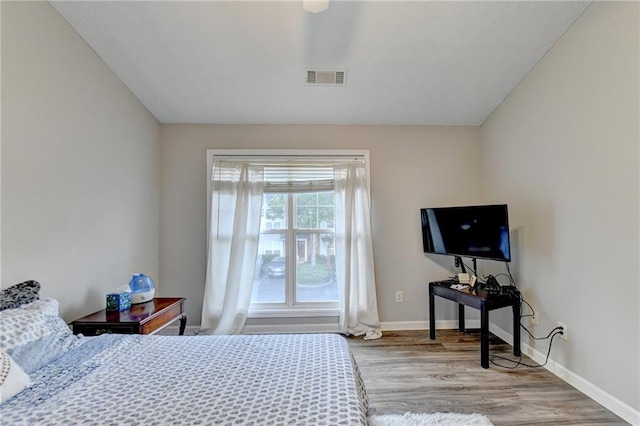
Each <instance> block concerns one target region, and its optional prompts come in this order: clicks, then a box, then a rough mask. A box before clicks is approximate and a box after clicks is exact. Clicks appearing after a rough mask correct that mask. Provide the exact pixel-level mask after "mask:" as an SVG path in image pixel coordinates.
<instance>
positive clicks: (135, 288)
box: [129, 274, 156, 305]
mask: <svg viewBox="0 0 640 426" xmlns="http://www.w3.org/2000/svg"><path fill="white" fill-rule="evenodd" d="M129 288H131V304H133V305H135V304H137V303H145V302H148V301H150V300H153V296H154V295H155V293H156V286H155V285H154V284H153V280H152V279H151V277H148V276H146V275H145V274H133V276H132V277H131V281H129Z"/></svg>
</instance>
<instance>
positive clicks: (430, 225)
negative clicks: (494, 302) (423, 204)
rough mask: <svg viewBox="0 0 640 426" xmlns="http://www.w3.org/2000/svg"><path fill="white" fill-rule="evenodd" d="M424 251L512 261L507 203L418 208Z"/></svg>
mask: <svg viewBox="0 0 640 426" xmlns="http://www.w3.org/2000/svg"><path fill="white" fill-rule="evenodd" d="M421 214H422V242H423V247H424V252H425V253H436V254H446V255H450V256H464V257H472V258H477V259H493V260H502V261H506V262H510V261H511V249H510V246H509V218H508V213H507V205H506V204H500V205H486V206H467V207H436V208H425V209H421Z"/></svg>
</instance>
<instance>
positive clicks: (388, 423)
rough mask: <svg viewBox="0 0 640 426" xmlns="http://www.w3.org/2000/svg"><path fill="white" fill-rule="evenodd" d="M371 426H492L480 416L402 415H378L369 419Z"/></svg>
mask: <svg viewBox="0 0 640 426" xmlns="http://www.w3.org/2000/svg"><path fill="white" fill-rule="evenodd" d="M369 425H371V426H467V425H471V426H492V425H493V423H491V421H490V420H489V419H488V418H486V417H485V416H483V415H481V414H456V413H434V414H427V413H404V414H403V415H400V414H380V415H374V416H371V417H369Z"/></svg>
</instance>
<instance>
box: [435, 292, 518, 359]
mask: <svg viewBox="0 0 640 426" xmlns="http://www.w3.org/2000/svg"><path fill="white" fill-rule="evenodd" d="M435 296H440V297H442V298H445V299H448V300H452V301H454V302H457V303H458V329H459V330H460V331H462V332H464V331H465V324H464V307H465V306H470V307H472V308H476V309H479V310H480V365H481V366H482V368H489V311H492V310H494V309H500V308H506V307H509V306H511V309H512V310H513V354H514V355H515V356H520V300H519V298H518V297H517V296H515V295H512V294H511V293H500V294H492V295H490V294H489V293H488V292H487V291H486V290H482V289H480V290H473V289H471V288H465V289H462V290H455V289H453V288H451V282H450V281H433V282H430V283H429V338H430V339H431V340H435V338H436V312H435V306H434V305H435Z"/></svg>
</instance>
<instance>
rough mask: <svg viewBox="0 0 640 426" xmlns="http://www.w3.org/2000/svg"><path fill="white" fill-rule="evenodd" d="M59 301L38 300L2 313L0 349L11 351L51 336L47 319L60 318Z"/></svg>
mask: <svg viewBox="0 0 640 426" xmlns="http://www.w3.org/2000/svg"><path fill="white" fill-rule="evenodd" d="M58 306H59V305H58V301H57V300H55V299H44V300H38V301H37V302H33V303H30V304H28V305H23V306H21V307H20V308H16V309H7V310H4V311H1V312H0V349H2V350H5V351H10V350H11V349H13V348H15V347H17V346H22V345H25V344H27V343H30V342H34V341H36V340H38V339H40V338H41V337H43V336H46V335H48V334H50V327H49V324H48V322H47V317H57V316H58Z"/></svg>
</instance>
